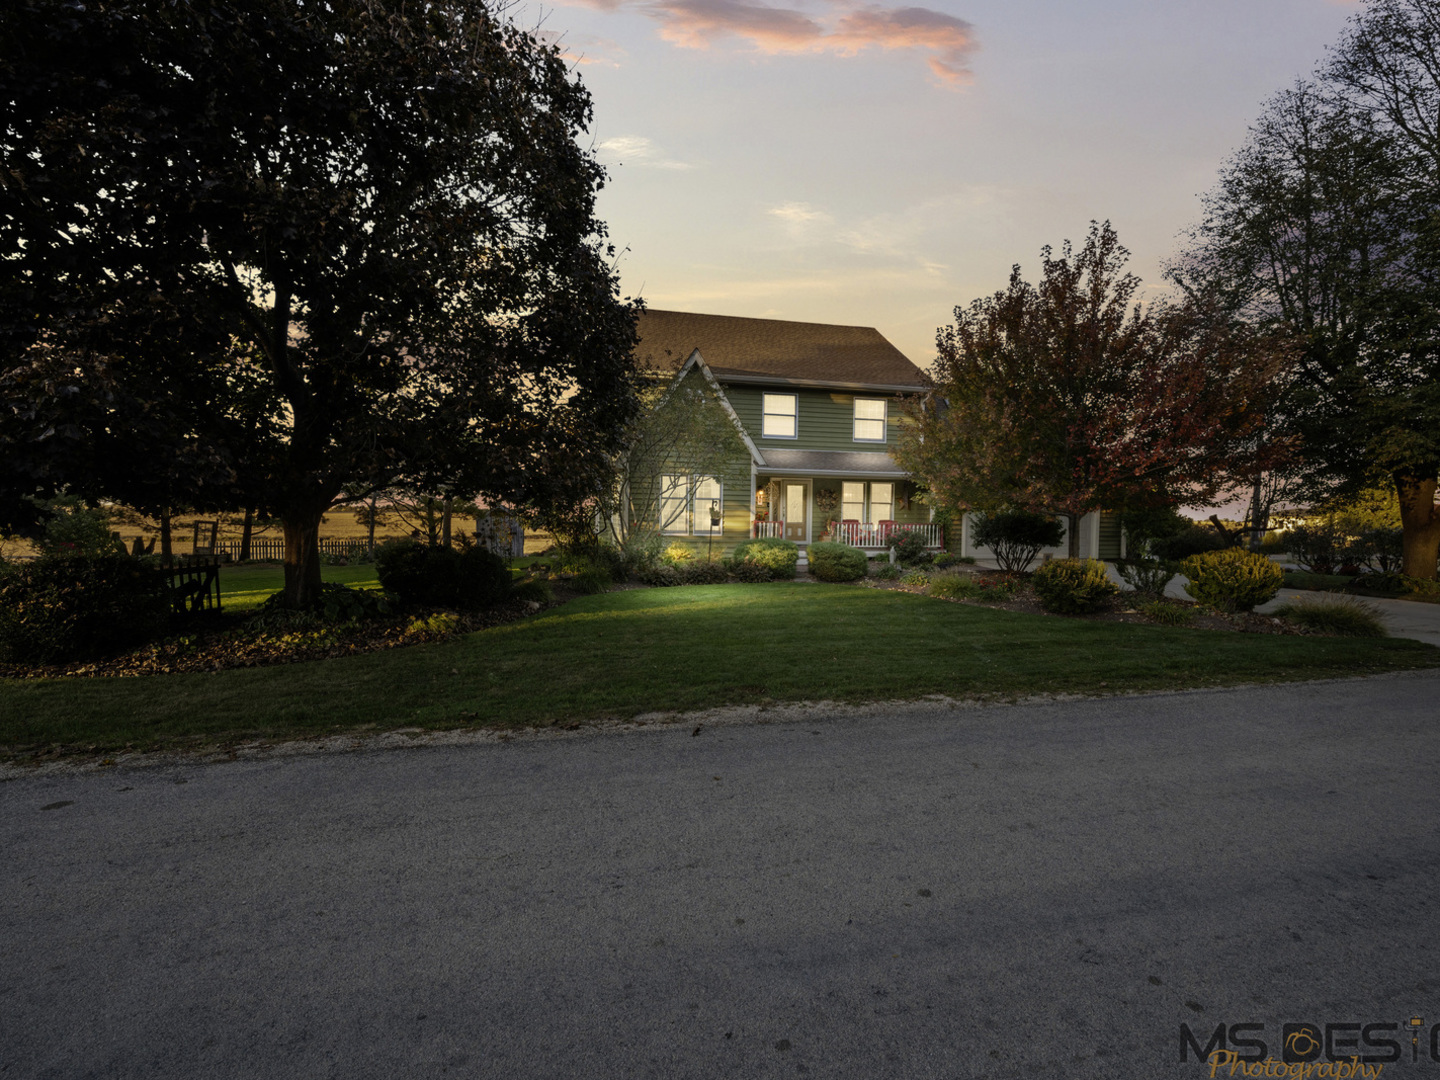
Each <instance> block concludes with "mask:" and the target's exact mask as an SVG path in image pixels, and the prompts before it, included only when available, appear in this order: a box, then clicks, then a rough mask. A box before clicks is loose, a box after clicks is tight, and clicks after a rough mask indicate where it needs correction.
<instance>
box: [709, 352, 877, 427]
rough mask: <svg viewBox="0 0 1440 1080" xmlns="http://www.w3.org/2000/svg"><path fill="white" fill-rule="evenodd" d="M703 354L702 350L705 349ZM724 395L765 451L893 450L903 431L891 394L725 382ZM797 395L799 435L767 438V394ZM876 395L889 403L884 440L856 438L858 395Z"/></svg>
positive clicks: (722, 381) (741, 421)
mask: <svg viewBox="0 0 1440 1080" xmlns="http://www.w3.org/2000/svg"><path fill="white" fill-rule="evenodd" d="M702 354H703V350H702ZM721 383H722V385H723V386H724V390H725V396H726V398H728V399H729V401H730V405H731V407H732V408H734V410H735V414H736V415H737V416H739V417H740V423H741V424H743V425H744V426H745V430H746V431H747V432H748V433H749V435H750V438H751V439H753V440H754V442H755V445H756V446H757V447H759V448H760V451H761V453H764V451H765V447H767V446H770V447H774V448H776V449H795V448H804V449H806V450H849V451H857V452H861V453H863V452H866V451H870V452H874V453H888V452H891V451H893V450H894V448H895V443H896V440H897V439H898V437H899V433H900V424H901V423H902V422H903V421H902V420H901V419H900V399H899V398H897V397H895V396H894V395H891V394H883V393H875V394H864V393H862V394H859V395H857V394H855V393H854V392H841V391H833V390H813V389H807V388H805V387H793V386H782V385H776V386H756V385H753V384H748V383H747V384H744V385H740V384H736V383H728V384H727V383H724V380H723V379H722V380H721ZM767 393H768V394H794V395H795V396H796V398H797V399H798V400H797V405H798V406H799V424H798V430H799V435H798V437H796V438H794V439H767V438H765V437H764V436H763V435H762V434H761V431H762V430H763V428H762V426H761V423H762V420H763V415H762V414H763V409H764V395H765V394H767ZM857 396H859V397H876V398H884V399H885V400H886V401H887V402H889V406H888V408H887V409H886V416H887V420H886V425H885V427H886V432H885V435H886V438H885V441H884V442H883V443H881V442H865V441H861V442H857V441H856V440H855V434H854V432H855V428H854V419H855V398H856V397H857Z"/></svg>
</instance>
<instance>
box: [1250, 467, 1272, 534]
mask: <svg viewBox="0 0 1440 1080" xmlns="http://www.w3.org/2000/svg"><path fill="white" fill-rule="evenodd" d="M1263 479H1264V477H1263V476H1261V475H1259V474H1256V476H1255V487H1254V489H1253V490H1252V491H1251V492H1250V550H1251V551H1259V550H1260V545H1262V544H1263V543H1264V542H1265V533H1266V531H1267V530H1268V529H1269V527H1270V511H1269V508H1268V507H1266V506H1265V502H1264V495H1263V491H1264V484H1263V483H1262V481H1263Z"/></svg>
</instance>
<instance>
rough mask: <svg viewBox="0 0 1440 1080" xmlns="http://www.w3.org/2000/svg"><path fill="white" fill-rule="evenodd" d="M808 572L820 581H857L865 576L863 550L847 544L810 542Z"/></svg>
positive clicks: (865, 563) (865, 567)
mask: <svg viewBox="0 0 1440 1080" xmlns="http://www.w3.org/2000/svg"><path fill="white" fill-rule="evenodd" d="M809 559H810V573H812V574H814V575H815V576H816V577H817V578H819V579H820V580H821V581H858V580H859V579H860V578H863V577H864V576H865V571H866V569H867V566H868V564H867V562H866V559H865V552H863V551H861V550H860V549H859V548H857V547H851V546H850V545H849V544H835V543H831V542H829V541H821V542H819V543H815V544H811V545H810V551H809Z"/></svg>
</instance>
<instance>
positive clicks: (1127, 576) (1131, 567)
mask: <svg viewBox="0 0 1440 1080" xmlns="http://www.w3.org/2000/svg"><path fill="white" fill-rule="evenodd" d="M1115 569H1116V571H1117V572H1118V573H1119V574H1120V580H1121V581H1123V582H1125V584H1126V585H1129V586H1130V587H1131V588H1132V589H1134V590H1135V591H1136V592H1137V593H1139V594H1140V595H1141V596H1149V597H1153V598H1154V599H1156V600H1158V599H1159V598H1160V597H1162V596H1164V595H1165V586H1167V585H1169V584H1170V579H1171V578H1173V577H1174V576H1175V575H1176V574H1178V573H1179V572H1180V569H1179V567H1177V566H1176V565H1175V564H1174V563H1167V562H1156V561H1153V560H1141V559H1135V560H1126V561H1124V562H1117V563H1116V564H1115Z"/></svg>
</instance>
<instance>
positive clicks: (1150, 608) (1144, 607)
mask: <svg viewBox="0 0 1440 1080" xmlns="http://www.w3.org/2000/svg"><path fill="white" fill-rule="evenodd" d="M1140 612H1141V614H1143V615H1144V616H1145V617H1146V618H1147V619H1150V620H1151V621H1152V622H1158V623H1160V624H1162V625H1164V626H1189V625H1190V624H1191V623H1192V622H1194V621H1195V609H1194V608H1188V607H1185V606H1184V605H1182V604H1167V603H1166V602H1165V601H1164V600H1147V601H1145V602H1144V603H1143V604H1141V605H1140Z"/></svg>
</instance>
